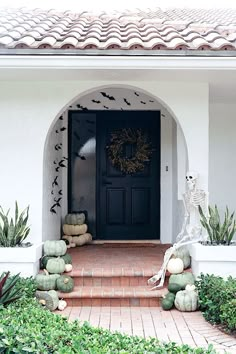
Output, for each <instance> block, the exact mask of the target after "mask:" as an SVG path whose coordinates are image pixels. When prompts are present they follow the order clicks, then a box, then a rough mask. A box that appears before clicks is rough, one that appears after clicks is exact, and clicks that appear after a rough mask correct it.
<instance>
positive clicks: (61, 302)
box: [57, 300, 67, 311]
mask: <svg viewBox="0 0 236 354" xmlns="http://www.w3.org/2000/svg"><path fill="white" fill-rule="evenodd" d="M66 306H67V302H66V301H65V300H59V302H58V306H57V308H58V310H60V311H63V310H65V308H66Z"/></svg>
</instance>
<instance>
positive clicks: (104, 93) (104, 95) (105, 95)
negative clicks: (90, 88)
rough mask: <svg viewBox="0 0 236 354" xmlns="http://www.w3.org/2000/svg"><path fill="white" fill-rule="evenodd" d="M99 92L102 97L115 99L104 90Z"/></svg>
mask: <svg viewBox="0 0 236 354" xmlns="http://www.w3.org/2000/svg"><path fill="white" fill-rule="evenodd" d="M100 93H101V94H102V95H103V97H106V98H108V99H109V100H110V101H115V97H113V96H109V95H108V94H107V93H106V92H100Z"/></svg>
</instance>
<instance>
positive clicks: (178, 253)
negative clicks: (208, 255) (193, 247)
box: [174, 247, 191, 269]
mask: <svg viewBox="0 0 236 354" xmlns="http://www.w3.org/2000/svg"><path fill="white" fill-rule="evenodd" d="M174 257H175V258H180V259H182V261H183V263H184V269H186V268H189V267H190V264H191V257H190V254H189V251H188V249H187V247H180V248H178V249H177V250H175V252H174Z"/></svg>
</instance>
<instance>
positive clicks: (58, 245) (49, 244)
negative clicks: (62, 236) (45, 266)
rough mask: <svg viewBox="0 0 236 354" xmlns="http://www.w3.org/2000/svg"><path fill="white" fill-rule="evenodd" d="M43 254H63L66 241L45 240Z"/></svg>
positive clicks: (65, 249)
mask: <svg viewBox="0 0 236 354" xmlns="http://www.w3.org/2000/svg"><path fill="white" fill-rule="evenodd" d="M43 250H44V255H45V256H56V257H58V256H64V254H66V251H67V247H66V243H65V241H63V240H58V241H45V242H44V246H43Z"/></svg>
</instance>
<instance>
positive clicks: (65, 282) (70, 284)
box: [56, 275, 74, 293]
mask: <svg viewBox="0 0 236 354" xmlns="http://www.w3.org/2000/svg"><path fill="white" fill-rule="evenodd" d="M56 286H57V289H58V290H60V291H62V292H63V293H70V292H71V291H72V290H73V289H74V280H73V279H72V278H71V277H69V276H68V275H61V276H60V277H59V278H58V279H57V282H56Z"/></svg>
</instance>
